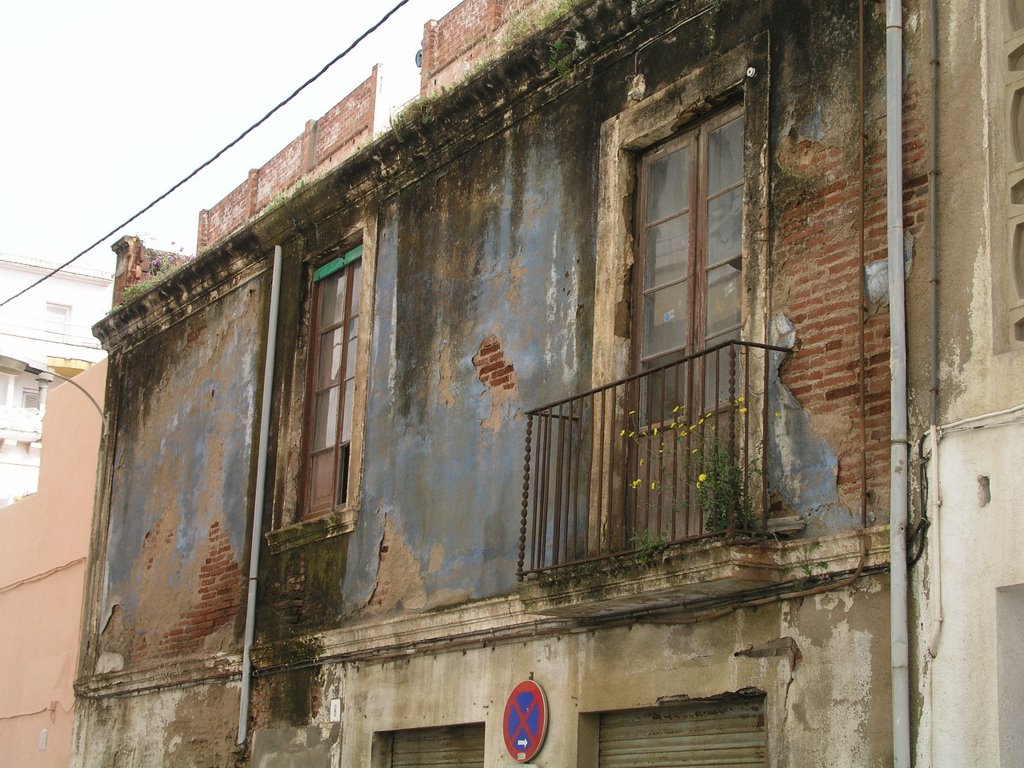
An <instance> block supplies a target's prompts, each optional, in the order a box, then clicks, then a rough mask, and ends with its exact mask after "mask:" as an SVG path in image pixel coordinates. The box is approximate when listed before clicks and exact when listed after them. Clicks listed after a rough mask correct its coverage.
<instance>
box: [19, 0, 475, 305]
mask: <svg viewBox="0 0 1024 768" xmlns="http://www.w3.org/2000/svg"><path fill="white" fill-rule="evenodd" d="M396 2H397V0H384V1H383V2H352V1H351V0H347V1H344V0H343V1H342V2H337V1H336V2H322V1H320V2H317V0H291V2H290V3H287V4H285V3H281V2H270V1H269V0H246V2H241V1H240V0H175V1H174V2H153V1H152V0H150V1H149V2H147V1H146V0H31V1H30V2H14V1H13V0H5V1H4V2H2V4H0V5H2V8H0V153H2V154H0V157H2V165H0V168H2V172H0V252H3V253H8V254H15V255H20V256H28V257H34V258H41V259H47V260H52V261H56V262H63V261H66V260H67V259H68V258H70V257H71V256H73V255H74V254H75V253H77V252H78V251H79V250H81V249H82V248H84V247H85V246H87V245H88V244H89V243H91V242H92V241H94V240H96V239H97V238H98V237H99V236H100V235H102V234H103V233H105V232H106V231H108V230H109V229H111V228H112V227H113V226H115V225H116V224H118V223H119V222H121V221H123V220H124V219H126V218H127V217H128V216H129V215H131V214H132V213H134V212H135V211H136V210H138V209H139V208H142V207H143V206H144V205H145V204H147V203H148V202H150V200H152V199H153V198H154V197H156V196H157V195H158V194H160V193H161V192H163V191H164V190H165V189H167V188H168V187H170V186H171V185H172V184H174V183H175V182H176V181H178V180H179V179H180V178H182V177H183V176H184V175H185V174H186V173H188V172H189V171H191V170H192V169H193V168H194V167H196V166H197V165H199V164H200V163H201V162H203V161H204V160H206V159H207V158H208V157H210V156H211V155H213V154H214V153H215V152H216V151H217V150H218V149H220V148H221V147H222V146H224V145H225V144H227V143H228V142H229V141H230V140H231V139H233V138H234V137H235V136H237V135H238V134H239V133H240V132H241V131H242V130H243V129H245V128H246V127H247V126H249V125H250V124H251V123H253V122H255V121H256V120H257V119H258V118H260V117H262V116H263V115H264V114H265V113H266V112H267V111H268V110H269V109H270V108H271V107H272V106H273V105H275V104H276V103H278V102H279V101H281V100H282V99H283V98H284V97H285V96H287V95H288V94H289V93H291V91H292V90H294V88H296V87H297V86H298V85H299V84H301V83H302V82H303V81H305V80H306V79H307V78H308V77H309V76H311V75H312V74H314V73H315V72H316V71H317V70H319V69H320V67H322V66H323V65H324V64H326V63H327V62H328V61H330V60H331V59H332V58H333V57H334V56H335V55H337V54H338V53H340V52H341V51H342V50H343V49H344V48H345V47H347V46H348V45H349V43H351V42H352V41H353V40H354V39H355V38H356V37H357V36H358V35H359V34H360V33H362V32H363V31H364V30H365V29H367V28H368V27H370V26H372V25H373V24H374V23H375V22H376V21H377V20H378V19H380V17H382V16H383V15H384V14H385V13H386V12H387V10H388V9H389V8H391V7H392V6H393V5H394V4H395V3H396ZM455 5H456V0H411V2H409V3H408V5H406V6H405V7H403V8H402V9H401V10H399V11H398V13H396V14H395V16H393V17H392V18H391V20H390V21H388V22H387V24H385V26H384V27H382V28H381V29H380V30H379V31H378V32H376V33H375V34H374V35H373V36H371V37H370V38H368V39H367V40H366V41H365V42H364V43H362V44H361V45H360V46H359V47H358V48H356V50H355V51H353V52H352V53H351V54H350V55H349V56H347V57H346V58H345V59H342V61H340V62H339V63H338V64H336V65H335V66H334V68H333V69H332V70H330V71H329V72H328V73H327V74H326V75H324V77H322V78H321V79H320V80H319V81H318V82H317V83H315V84H314V85H312V86H310V87H309V89H307V91H306V92H304V93H303V94H302V95H301V96H299V97H298V98H297V99H296V100H295V101H294V102H293V103H292V104H290V105H289V106H288V107H286V108H285V109H283V110H282V111H281V112H279V113H278V114H277V115H275V116H274V117H273V118H271V120H270V121H269V122H268V123H267V124H266V125H265V126H263V127H262V128H260V129H258V130H257V131H256V132H254V133H253V134H252V135H250V136H249V138H248V139H246V140H245V141H244V142H243V143H242V144H240V145H239V146H238V147H236V148H234V149H232V150H231V151H230V152H229V153H228V154H226V155H225V156H224V157H222V158H221V159H220V160H219V161H218V162H217V163H216V164H214V165H213V166H212V167H210V168H209V169H207V170H206V171H204V172H203V173H202V174H201V175H200V176H199V177H197V178H196V179H195V180H193V181H192V182H190V183H189V184H188V185H186V186H185V187H183V188H182V189H181V190H179V191H178V192H176V193H175V194H174V195H173V196H172V197H171V198H169V199H168V200H166V201H164V202H163V203H161V204H160V205H159V206H158V207H157V208H155V209H154V210H153V211H151V212H150V213H148V214H146V215H145V216H144V217H143V218H142V219H140V220H139V221H138V222H136V223H135V224H133V225H130V226H129V227H128V228H127V229H125V230H124V231H122V232H120V233H119V235H118V236H120V235H124V234H140V235H142V236H143V238H144V239H147V240H150V241H154V243H155V244H157V245H159V246H161V247H172V244H173V248H174V249H175V250H178V249H179V248H184V250H185V251H186V252H188V253H192V252H194V249H195V241H196V226H197V221H198V213H199V211H200V209H202V208H209V207H211V206H212V205H213V204H214V203H216V202H217V201H218V200H220V199H221V198H222V197H224V196H225V195H226V194H227V193H228V192H230V191H231V190H232V189H233V188H234V187H235V186H237V185H238V184H239V183H241V182H242V181H243V180H244V179H245V177H246V174H247V173H248V171H249V169H250V168H257V167H259V166H261V165H262V164H263V163H264V162H266V160H268V159H269V158H270V157H272V156H273V155H274V154H276V152H277V151H278V150H279V149H281V148H282V147H284V146H285V144H287V143H288V142H289V141H291V140H292V139H293V138H294V137H295V136H297V135H299V134H300V133H301V132H302V129H303V126H304V124H305V122H306V121H307V120H309V119H313V118H317V117H320V116H321V115H322V114H323V113H324V112H326V111H327V110H328V109H329V108H330V107H331V106H333V105H334V104H336V103H337V102H338V101H339V100H340V99H341V98H342V97H343V96H344V95H345V94H347V93H348V92H349V91H351V90H352V89H353V88H354V87H355V86H356V85H358V84H359V83H360V82H362V81H363V80H365V79H366V78H367V77H368V76H369V74H370V69H371V67H372V66H373V64H374V63H375V62H380V63H382V64H383V69H382V74H383V78H384V88H385V94H384V97H385V100H386V101H390V102H391V103H402V102H404V101H406V100H408V99H410V98H412V97H413V96H415V95H416V94H417V93H418V88H419V70H418V69H417V68H416V65H415V54H416V51H417V50H418V49H419V47H420V40H421V38H422V34H423V24H424V22H425V21H427V20H428V19H431V18H435V19H436V18H440V17H441V16H443V15H444V14H445V13H446V12H447V11H448V10H450V9H451V8H452V7H454V6H455ZM116 237H117V236H115V237H113V238H110V239H109V240H108V241H107V243H109V242H112V241H113V240H115V239H116ZM113 260H114V256H113V253H112V252H111V251H110V249H109V245H108V244H104V245H101V246H99V247H98V248H96V249H94V250H93V251H92V252H91V253H90V255H89V256H87V257H85V259H83V260H82V263H84V264H88V265H90V266H94V267H100V268H104V269H108V270H112V268H113ZM0 294H4V295H0V300H2V299H3V298H6V292H5V291H4V290H3V286H0Z"/></svg>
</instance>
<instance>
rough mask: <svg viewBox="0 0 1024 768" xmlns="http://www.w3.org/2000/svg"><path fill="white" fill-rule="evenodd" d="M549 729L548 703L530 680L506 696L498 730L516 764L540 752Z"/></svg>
mask: <svg viewBox="0 0 1024 768" xmlns="http://www.w3.org/2000/svg"><path fill="white" fill-rule="evenodd" d="M547 730H548V702H547V699H545V698H544V691H542V690H541V688H540V686H539V685H537V684H536V683H535V682H533V680H524V681H523V682H521V683H520V684H519V685H517V686H516V687H515V688H513V689H512V693H510V694H509V696H508V701H506V702H505V716H504V717H503V718H502V719H501V732H502V734H503V735H504V737H505V749H507V750H508V753H509V754H510V755H511V756H512V759H513V760H515V761H516V762H517V763H525V762H526V761H527V760H529V759H530V758H531V757H533V756H534V755H536V754H537V752H539V751H540V748H541V745H542V744H543V743H544V736H545V735H546V733H547Z"/></svg>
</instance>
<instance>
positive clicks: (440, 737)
mask: <svg viewBox="0 0 1024 768" xmlns="http://www.w3.org/2000/svg"><path fill="white" fill-rule="evenodd" d="M483 764H484V726H483V723H480V724H474V725H456V726H451V727H447V728H417V729H415V730H409V731H395V732H394V733H393V734H392V741H391V766H392V768H405V767H406V766H409V767H412V766H415V767H416V768H481V766H483Z"/></svg>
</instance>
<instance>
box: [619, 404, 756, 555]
mask: <svg viewBox="0 0 1024 768" xmlns="http://www.w3.org/2000/svg"><path fill="white" fill-rule="evenodd" d="M729 408H730V409H731V410H732V411H733V412H735V413H737V414H745V413H746V412H747V407H746V404H745V402H744V398H742V397H739V398H736V400H735V401H734V402H733V403H732V404H731V405H730V406H729ZM684 412H685V406H683V405H677V406H675V407H674V408H673V409H672V412H671V419H670V420H667V421H666V422H663V423H662V424H661V425H654V424H651V425H648V426H642V425H640V423H639V419H638V417H637V414H636V411H630V412H629V413H628V414H627V423H628V426H627V427H625V428H623V429H622V430H621V431H620V432H619V436H620V437H623V438H625V439H626V440H628V441H630V442H632V443H634V445H635V447H636V452H637V456H638V457H639V458H638V461H637V466H638V468H643V471H645V472H646V474H647V477H643V478H641V477H637V478H634V479H633V480H632V481H630V483H629V486H630V488H631V489H632V490H634V491H637V492H639V491H641V490H643V491H645V492H647V493H648V494H655V495H657V496H658V498H659V501H658V504H659V505H660V504H661V499H662V497H663V496H664V495H665V494H669V495H670V496H671V498H670V500H669V502H670V503H669V506H670V508H671V509H672V511H673V512H674V513H675V512H679V511H681V509H682V508H683V507H684V506H685V502H684V500H683V499H681V498H680V491H681V489H680V483H679V482H678V481H677V479H674V478H672V477H668V476H667V474H668V470H667V468H666V460H667V459H672V462H671V464H672V466H673V467H675V466H676V464H677V463H678V458H679V457H680V456H683V457H684V459H685V462H686V468H685V470H684V472H683V479H684V481H685V483H684V484H685V485H688V486H689V487H690V488H691V489H692V491H693V492H694V493H695V496H696V500H697V505H698V506H699V508H700V511H701V514H702V515H703V518H704V531H705V533H719V532H723V531H727V530H729V529H730V520H731V522H732V530H740V531H743V530H752V529H753V528H754V527H755V526H756V524H757V522H758V519H757V513H756V512H755V508H754V507H755V504H754V499H753V498H752V497H751V495H750V492H749V491H748V489H747V482H746V481H747V478H748V477H750V476H754V475H757V474H759V473H760V470H759V468H758V466H757V463H756V459H755V458H751V460H750V462H749V465H748V466H744V464H743V463H742V462H741V461H740V459H738V458H737V457H736V455H735V453H734V452H733V451H730V450H729V447H728V446H727V445H726V444H725V441H724V440H723V439H722V438H721V437H720V435H719V434H718V430H717V419H718V418H721V417H722V416H723V415H724V416H725V417H726V418H731V416H732V414H731V413H724V414H723V413H722V412H719V413H717V414H716V413H715V412H708V413H705V414H703V415H701V416H700V417H699V418H697V419H696V420H695V421H693V422H688V421H687V420H686V419H685V418H684V417H683V414H684ZM760 451H761V446H760V444H758V445H757V446H756V447H755V450H754V454H753V457H757V456H759V455H760ZM648 465H649V466H648ZM645 533H646V532H645ZM647 536H648V537H649V534H647ZM633 539H634V546H635V548H636V549H637V550H638V551H639V549H640V547H641V545H643V544H648V543H649V542H648V541H647V540H646V539H643V538H639V537H638V535H637V533H636V532H634V535H633ZM666 544H667V541H666Z"/></svg>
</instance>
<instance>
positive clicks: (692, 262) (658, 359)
mask: <svg viewBox="0 0 1024 768" xmlns="http://www.w3.org/2000/svg"><path fill="white" fill-rule="evenodd" d="M744 117H745V115H744V109H743V105H742V104H735V105H732V106H730V107H728V108H726V109H723V110H720V111H718V112H715V113H714V114H712V115H710V116H708V117H706V118H704V119H702V120H700V122H699V123H697V124H695V125H692V126H690V127H689V128H687V129H686V130H684V131H682V132H680V133H678V134H676V135H674V136H672V137H670V138H668V139H665V140H664V141H662V142H660V143H658V144H655V145H653V146H651V147H647V148H645V150H644V151H643V152H642V153H640V154H638V156H637V182H638V183H637V194H636V210H635V213H634V222H635V227H636V232H635V238H636V250H635V253H636V263H635V265H634V279H633V295H632V306H633V312H632V331H631V360H632V363H631V369H632V370H633V371H634V372H639V371H642V370H644V369H645V364H646V363H648V362H650V363H651V367H657V366H658V365H660V364H661V363H662V362H666V361H667V360H668V358H669V357H670V356H671V355H673V354H682V355H690V354H693V353H695V352H699V351H701V350H702V349H704V348H705V347H706V346H707V341H708V334H707V303H706V302H707V282H708V281H707V275H708V272H709V271H710V270H711V269H713V268H714V267H717V266H720V264H714V265H711V266H709V265H708V263H707V259H708V237H707V233H708V214H707V202H708V201H709V200H711V199H713V198H719V197H722V196H723V195H725V194H727V193H728V192H731V191H733V190H735V189H736V188H740V189H742V188H743V186H744V185H745V183H746V182H745V178H744V174H743V173H741V176H740V180H739V181H738V182H735V183H733V184H731V185H729V186H728V187H726V188H724V189H722V190H718V191H717V192H716V193H715V194H714V195H708V194H707V189H708V137H709V136H710V135H711V133H712V132H714V131H716V130H718V129H719V128H721V127H723V126H725V125H727V124H728V123H731V122H732V121H734V120H737V119H744ZM687 145H689V146H690V147H692V151H691V160H690V162H691V170H690V179H689V186H690V190H689V192H690V195H689V200H690V202H689V206H688V208H687V209H686V210H687V211H688V213H687V215H688V216H689V221H688V235H689V237H688V253H687V257H688V258H687V268H686V275H685V277H683V278H681V279H679V280H677V281H673V282H670V283H665V284H663V285H661V286H658V287H659V288H665V287H669V286H671V285H676V284H678V283H682V282H686V283H687V286H686V311H687V315H688V316H687V318H686V333H685V337H684V338H683V339H681V340H680V344H679V345H677V346H674V347H671V348H668V349H666V350H663V351H661V352H659V353H657V354H653V355H648V356H646V358H645V355H644V352H643V341H644V296H645V294H646V293H647V292H648V290H649V287H648V286H647V285H646V279H645V273H646V265H645V259H646V250H647V236H648V232H649V231H650V230H653V228H654V227H655V226H657V225H659V224H662V223H664V222H665V221H667V220H668V219H670V218H672V217H666V218H665V219H659V220H656V221H652V222H647V221H646V216H645V211H646V210H647V203H648V200H647V184H646V179H647V171H648V169H649V168H650V166H651V165H653V164H654V163H655V162H657V161H658V160H660V159H662V158H664V157H666V156H668V155H670V154H672V153H673V152H676V151H677V150H679V149H682V148H683V147H685V146H687ZM680 213H681V212H680ZM675 215H679V214H675ZM742 223H743V216H742V214H741V217H740V225H741V227H742ZM739 240H740V244H741V247H740V259H741V265H742V260H743V248H742V244H743V242H744V237H743V233H742V230H741V232H740V238H739ZM723 263H724V262H723ZM698 278H699V279H698ZM742 282H743V281H742V266H741V278H740V283H741V291H742ZM650 290H651V291H652V292H653V290H654V288H653V287H652V288H650ZM742 310H743V302H742V300H740V316H739V319H738V321H737V322H736V323H734V324H733V325H732V326H730V327H728V328H726V329H724V330H722V331H719V332H718V333H716V334H715V338H720V337H723V336H724V335H725V334H736V338H739V335H740V333H741V332H742V328H743V324H744V319H743V311H742Z"/></svg>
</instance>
